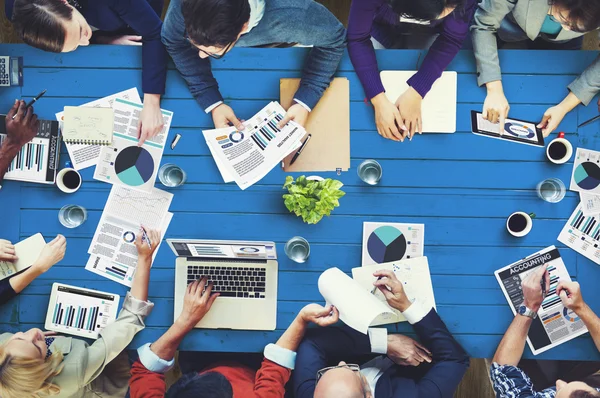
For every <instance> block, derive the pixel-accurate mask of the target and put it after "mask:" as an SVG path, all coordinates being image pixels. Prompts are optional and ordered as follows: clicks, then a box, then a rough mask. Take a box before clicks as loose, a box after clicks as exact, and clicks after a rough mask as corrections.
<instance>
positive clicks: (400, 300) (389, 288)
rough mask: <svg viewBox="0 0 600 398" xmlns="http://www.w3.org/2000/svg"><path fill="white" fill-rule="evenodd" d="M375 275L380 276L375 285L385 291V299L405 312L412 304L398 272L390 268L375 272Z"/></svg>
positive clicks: (393, 306)
mask: <svg viewBox="0 0 600 398" xmlns="http://www.w3.org/2000/svg"><path fill="white" fill-rule="evenodd" d="M373 276H376V277H378V278H379V277H380V278H379V279H377V280H376V281H375V282H373V285H374V286H377V288H378V289H379V290H380V291H381V292H382V293H383V295H384V296H385V300H386V301H387V303H388V304H389V305H390V306H391V307H392V308H395V309H397V310H398V311H400V312H404V311H406V310H407V309H408V307H410V305H411V304H412V303H411V302H410V300H409V299H408V297H407V296H406V292H405V291H404V288H403V287H402V283H401V282H400V281H399V280H398V278H397V277H396V274H395V273H394V272H393V271H390V270H381V271H377V272H375V273H374V274H373Z"/></svg>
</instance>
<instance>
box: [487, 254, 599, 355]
mask: <svg viewBox="0 0 600 398" xmlns="http://www.w3.org/2000/svg"><path fill="white" fill-rule="evenodd" d="M544 264H547V265H548V272H549V274H550V290H548V291H547V292H546V297H545V298H544V301H542V306H541V307H540V309H539V311H538V316H537V318H536V319H534V320H533V324H532V325H531V328H529V333H528V334H527V343H528V344H529V348H530V349H531V352H532V353H533V355H538V354H540V353H542V352H544V351H547V350H549V349H551V348H554V347H556V346H559V345H560V344H562V343H564V342H567V341H569V340H572V339H574V338H575V337H577V336H581V335H582V334H585V333H587V331H588V330H587V328H586V327H585V324H584V323H583V321H582V320H581V319H580V318H579V317H578V316H577V315H576V314H575V313H574V312H573V311H571V310H569V309H568V308H566V307H565V306H563V304H562V301H561V299H560V297H559V296H558V295H557V294H556V287H557V286H558V284H559V282H560V281H564V282H570V281H571V277H570V276H569V271H567V268H566V267H565V263H564V262H563V260H562V258H561V257H560V253H559V252H558V249H557V248H556V247H554V246H550V247H547V248H545V249H544V250H541V251H539V252H537V253H534V254H532V255H531V256H529V257H527V258H525V259H524V260H521V261H517V262H516V263H513V264H511V265H508V266H506V267H504V268H501V269H499V270H497V271H496V272H495V273H494V274H495V275H496V279H497V280H498V283H499V284H500V287H501V288H502V292H503V293H504V296H505V297H506V300H508V303H509V305H510V309H511V310H512V312H513V314H515V315H516V314H517V309H518V308H519V306H520V305H521V303H523V300H524V297H523V291H522V288H521V284H522V283H523V281H524V280H525V278H526V277H527V276H528V275H529V274H530V273H532V272H535V271H536V270H537V269H538V267H540V266H541V265H544Z"/></svg>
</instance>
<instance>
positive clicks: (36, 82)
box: [0, 45, 600, 360]
mask: <svg viewBox="0 0 600 398" xmlns="http://www.w3.org/2000/svg"><path fill="white" fill-rule="evenodd" d="M306 51H307V50H305V49H276V50H273V49H264V50H257V49H251V50H249V49H235V50H233V51H232V52H231V53H230V54H228V55H227V57H225V58H224V59H223V60H221V61H218V62H214V63H213V68H214V70H215V75H216V76H217V78H218V79H219V82H220V84H221V90H222V93H223V95H224V96H225V98H226V99H227V101H228V102H229V103H230V104H231V105H232V106H233V107H234V109H235V110H236V112H237V114H238V116H239V117H242V118H247V117H249V116H251V115H252V114H253V113H254V112H256V111H258V110H259V109H261V108H262V107H263V106H264V104H265V103H266V102H267V101H270V100H277V99H278V96H279V78H281V77H298V76H300V73H301V68H302V65H303V63H302V61H303V59H304V57H305V55H306ZM0 54H8V55H22V56H24V61H25V85H24V86H23V87H22V89H12V90H11V91H10V92H9V91H3V92H2V91H0V92H1V93H2V95H1V96H0V109H3V108H7V107H8V106H9V105H10V104H11V103H12V101H14V97H15V95H16V96H19V95H21V94H22V95H23V97H31V96H33V95H35V94H37V93H38V92H39V91H40V90H41V89H42V88H46V89H48V93H47V95H46V96H45V97H44V99H43V100H42V101H40V102H39V103H38V104H37V105H36V112H37V113H38V114H39V115H40V116H41V117H44V118H53V115H54V113H56V112H58V111H60V110H62V107H63V106H65V105H79V104H82V103H84V102H88V101H90V100H92V99H95V98H98V97H101V96H105V95H109V94H112V93H114V92H117V91H120V90H124V89H127V88H130V87H132V86H137V87H138V88H139V87H141V74H140V60H141V58H140V52H139V49H137V48H127V47H119V46H110V47H108V46H92V47H89V48H81V49H79V50H78V51H77V52H75V53H72V54H47V53H43V52H40V51H37V50H34V49H30V48H27V47H24V46H19V45H0ZM596 55H597V53H595V52H582V51H580V52H545V51H538V52H536V53H535V56H534V57H528V59H529V60H530V62H527V63H524V62H522V59H523V51H503V52H502V54H501V56H500V59H501V60H502V67H503V71H504V72H505V79H504V82H505V90H506V93H507V96H508V99H509V101H510V102H511V115H512V116H513V117H520V118H524V119H530V120H538V119H539V118H540V117H541V115H542V114H543V112H544V111H545V110H546V109H547V108H548V107H549V106H551V105H554V103H555V102H557V101H559V100H560V99H561V98H562V97H563V96H564V95H565V93H566V85H567V84H568V83H569V82H570V81H572V80H573V79H574V78H575V77H576V76H577V74H578V73H579V72H580V71H581V70H583V69H584V68H585V67H586V66H587V65H588V64H589V63H590V62H592V61H593V59H594V58H595V57H596ZM419 57H421V59H422V54H421V52H420V51H397V50H394V51H379V52H378V60H379V65H380V68H381V69H407V70H410V69H414V68H415V66H416V63H417V60H418V59H419ZM449 69H450V70H456V71H458V72H459V79H458V81H459V90H458V92H459V96H458V101H459V104H458V119H457V125H458V131H457V132H456V133H455V134H449V135H434V134H431V135H423V136H418V137H416V138H415V139H414V140H413V141H412V142H405V143H403V144H400V143H393V142H391V141H386V140H384V139H382V138H381V137H379V136H378V135H377V133H376V130H375V126H374V122H373V110H372V108H371V107H370V106H367V105H365V103H364V102H363V96H364V94H363V91H362V88H361V87H360V83H359V82H358V79H357V77H356V75H355V74H354V72H353V71H352V66H351V63H350V62H349V59H348V57H347V55H345V56H344V60H343V61H342V64H341V66H340V70H339V73H338V74H339V75H340V76H345V77H348V78H349V79H350V82H351V104H350V106H351V130H352V131H351V156H352V162H351V166H352V168H351V169H350V171H349V172H347V173H343V174H342V175H341V176H339V179H340V180H341V181H342V182H344V184H345V187H344V190H345V191H346V192H347V195H346V196H345V197H344V198H342V200H341V206H340V207H339V208H337V209H336V210H335V211H334V212H333V214H332V216H331V217H330V218H327V219H324V220H323V221H322V222H321V223H319V224H317V225H312V226H309V225H305V224H303V223H302V222H301V220H299V219H297V218H295V217H294V216H292V215H290V214H289V213H288V212H287V210H286V209H285V207H284V205H283V201H282V199H281V195H282V194H283V193H284V191H283V190H282V188H281V186H282V184H283V181H284V179H285V175H286V173H284V172H283V171H281V170H279V169H275V170H273V171H272V172H271V173H269V174H268V175H267V176H266V177H265V178H264V179H263V180H262V181H261V182H260V183H259V184H257V185H255V186H253V187H251V188H250V189H248V190H246V191H241V190H239V189H238V188H237V187H236V186H234V185H225V184H223V183H222V181H221V179H220V176H219V174H218V171H217V169H216V166H215V164H214V161H213V160H212V158H211V157H210V154H209V151H208V148H207V147H206V144H205V142H204V140H203V138H202V134H201V129H202V128H207V127H212V126H211V124H212V121H211V120H210V117H209V116H208V115H206V114H204V112H203V111H202V110H201V109H200V107H199V106H198V105H197V103H196V102H195V101H194V100H193V99H192V98H191V96H190V94H189V91H188V90H187V87H186V85H185V83H184V82H183V80H182V79H181V77H180V76H179V75H178V73H177V71H176V70H175V69H174V67H173V65H170V71H169V80H168V83H167V86H168V89H167V94H166V95H165V97H164V99H163V103H162V106H163V108H165V109H169V110H172V111H174V112H175V115H174V118H173V124H172V128H171V133H170V135H171V136H173V135H174V134H175V133H180V134H182V135H183V137H182V140H181V142H180V143H179V145H178V146H177V148H176V149H175V150H174V151H171V150H170V149H166V150H165V156H164V159H163V162H165V163H166V162H173V163H177V164H179V165H181V166H182V167H183V168H184V169H185V170H186V172H187V173H188V176H189V182H188V183H186V185H184V186H183V187H181V188H178V189H176V190H173V192H174V193H175V198H174V200H173V203H172V205H171V211H173V212H174V213H175V216H174V219H173V222H172V223H171V226H170V228H169V231H168V232H167V237H173V238H175V237H188V238H206V239H211V238H214V239H260V240H274V241H275V242H276V243H277V248H278V252H279V255H280V260H279V265H280V274H279V297H278V299H279V302H278V319H277V330H276V331H275V332H250V331H224V330H222V331H214V330H195V331H193V332H192V333H191V334H190V335H189V336H188V337H186V339H185V340H184V342H183V344H182V347H181V348H182V349H190V350H208V351H242V352H250V351H260V350H262V348H263V347H264V345H265V344H266V343H269V342H272V341H274V340H275V339H276V338H277V336H278V335H279V334H280V333H281V331H282V330H283V329H285V328H286V327H287V325H288V324H289V322H290V321H291V319H292V318H293V316H294V315H295V314H296V313H297V311H298V310H299V309H300V308H301V307H302V306H303V305H304V304H306V303H307V302H310V301H317V302H319V301H321V297H320V295H319V293H318V290H317V287H316V281H317V279H318V276H319V274H320V272H322V271H323V270H325V269H327V268H329V267H332V266H337V267H340V268H341V269H343V270H344V271H346V272H349V271H350V269H351V268H353V267H356V266H359V265H360V253H361V235H362V223H363V222H364V221H394V222H420V223H425V225H426V228H425V241H426V247H425V253H426V255H427V256H428V257H429V261H430V267H431V272H432V280H433V285H434V290H435V296H436V301H437V304H438V309H439V312H440V314H441V316H442V318H443V319H444V320H445V322H446V323H447V325H448V327H449V328H450V330H451V331H452V332H453V333H454V334H455V335H456V336H457V338H458V340H459V341H460V342H461V343H462V344H463V345H464V346H465V348H466V349H467V351H468V352H469V354H470V355H472V356H474V357H491V356H492V355H493V352H494V350H495V349H496V347H497V344H498V342H499V341H500V338H501V337H502V335H503V333H504V332H505V330H506V328H507V327H508V324H509V323H510V321H511V319H512V314H511V311H510V309H509V307H508V305H507V303H506V300H505V299H504V297H503V295H502V293H501V291H500V288H499V286H498V284H497V282H496V281H495V279H494V277H493V272H494V270H496V269H498V268H500V267H502V266H504V265H506V264H509V263H511V262H514V261H516V260H518V259H519V258H522V257H524V256H526V255H528V254H531V253H533V252H534V251H536V250H539V249H541V248H543V247H546V246H548V245H552V244H555V245H557V246H558V247H560V248H561V253H562V255H563V257H564V259H565V263H566V264H567V267H568V269H569V272H570V273H571V275H572V276H573V277H574V278H576V279H578V280H580V281H581V283H582V284H583V285H584V295H585V297H586V299H587V300H588V301H589V302H590V304H591V305H592V307H593V308H594V309H595V310H597V311H598V312H600V292H598V289H596V288H595V286H596V285H597V281H599V280H600V274H599V273H600V268H599V267H598V266H597V265H595V264H593V263H591V262H589V261H588V260H586V259H584V258H583V257H581V256H579V255H577V254H576V253H574V252H573V251H571V250H569V249H567V248H565V247H564V246H563V245H561V244H560V243H559V242H557V241H556V237H557V236H558V233H559V231H560V230H561V228H562V226H563V225H564V223H565V221H566V219H567V218H568V217H569V215H570V214H571V212H572V210H573V208H574V207H575V206H576V204H577V200H578V197H577V195H576V194H575V193H572V192H569V193H568V194H567V197H566V198H565V200H563V201H562V202H560V203H558V204H549V203H545V202H543V201H541V200H539V199H538V198H537V197H536V195H535V186H536V184H537V182H539V181H540V180H542V179H544V178H547V177H559V178H562V179H563V180H564V181H568V180H569V178H570V173H571V165H572V163H569V164H567V165H564V166H555V165H552V164H550V163H549V162H547V161H546V160H545V156H544V151H543V149H539V148H533V147H528V146H524V145H517V144H511V143H505V142H500V141H498V140H491V139H486V138H483V137H478V136H475V135H473V134H471V133H470V121H469V111H470V110H471V109H480V108H481V103H482V101H483V99H484V90H482V89H480V88H478V87H477V85H476V81H475V66H474V60H473V56H472V54H471V53H468V52H463V53H460V54H459V55H458V56H457V58H456V59H455V60H454V61H453V63H452V64H451V66H450V68H449ZM595 112H596V110H595V106H594V107H591V106H590V107H587V108H584V107H580V108H578V109H577V110H575V111H574V112H572V113H570V114H569V115H568V116H567V117H566V118H565V119H564V120H563V122H562V123H561V126H560V128H559V129H561V130H564V131H565V132H566V133H567V138H568V139H569V140H570V141H571V142H572V143H573V144H574V145H576V146H578V145H583V146H585V147H587V148H590V149H598V148H600V142H598V139H599V137H600V134H599V133H600V131H599V128H598V124H596V125H591V126H587V127H585V128H584V129H581V131H579V132H578V131H577V124H578V123H579V122H580V121H581V120H584V119H585V118H586V117H591V115H592V114H594V113H595ZM366 158H375V159H378V160H379V161H380V162H381V164H382V165H383V169H384V177H383V179H382V181H381V184H380V185H379V186H376V187H370V186H366V185H364V184H362V183H361V181H360V180H359V179H358V177H357V175H356V167H357V165H358V164H359V163H360V162H361V161H362V160H364V159H366ZM66 159H67V156H66V153H65V151H64V150H63V156H62V159H61V162H63V163H64V162H65V161H66ZM92 174H93V169H86V170H84V172H83V177H84V184H83V187H82V188H81V189H80V190H79V191H78V192H77V193H75V194H72V195H65V194H62V193H61V192H59V191H58V190H57V189H56V188H55V187H46V186H40V185H34V184H26V183H23V184H21V183H15V182H7V183H6V186H5V187H4V188H3V189H2V191H0V201H1V202H2V204H3V216H1V217H2V218H1V219H0V221H1V222H2V224H1V227H0V230H1V234H0V235H1V236H3V237H5V236H10V237H11V239H13V240H17V239H18V238H25V237H27V236H29V235H31V234H33V233H36V232H42V233H43V234H44V235H45V236H46V237H47V238H50V237H51V236H52V235H55V234H57V233H62V234H65V235H66V236H67V238H68V250H67V255H66V257H65V259H64V260H63V261H62V262H61V263H60V264H58V265H57V266H55V267H54V268H53V269H52V270H51V271H50V272H48V273H47V274H45V275H43V276H42V277H40V278H39V279H37V280H36V281H35V282H34V283H32V285H31V286H30V287H28V288H27V289H26V290H25V291H24V292H23V293H22V294H21V295H20V296H19V297H18V298H16V299H14V300H13V301H12V302H10V303H8V304H7V305H5V306H3V307H2V308H0V324H2V325H3V326H2V327H3V328H4V329H8V330H12V331H14V330H19V329H24V328H28V327H32V326H41V325H42V324H43V320H44V317H45V311H46V306H47V300H48V296H47V295H48V293H49V291H50V286H51V285H52V283H53V282H54V281H63V282H67V281H68V282H70V283H74V284H77V285H80V286H85V287H90V288H96V289H100V290H108V291H114V292H116V293H120V294H124V292H125V288H124V287H123V286H121V285H119V284H116V283H113V282H111V281H109V280H106V279H104V278H101V277H99V276H97V275H95V274H92V273H90V272H87V271H85V269H84V268H83V267H84V264H85V262H86V260H87V249H88V247H89V244H90V240H91V237H92V235H93V233H94V230H95V228H96V225H97V222H98V219H99V217H100V214H101V212H102V209H103V207H104V204H105V201H106V198H107V196H108V192H109V190H110V186H109V185H106V184H102V183H99V182H97V181H93V180H92ZM322 175H323V176H330V177H337V176H335V175H334V174H333V173H322ZM158 186H159V187H160V185H158ZM67 203H78V204H82V205H84V206H85V207H86V208H87V209H88V210H89V217H88V220H87V222H86V223H85V224H84V225H83V226H81V227H80V228H77V229H74V230H68V229H65V228H63V227H62V226H61V225H60V224H59V222H58V219H57V212H58V209H59V208H60V207H61V206H63V205H64V204H67ZM232 204H234V205H232ZM517 210H525V211H527V212H535V213H536V214H537V218H536V220H535V223H534V228H533V230H532V232H531V233H530V234H529V235H528V236H527V237H525V238H522V239H516V238H512V237H511V236H509V235H508V234H507V233H506V231H505V228H504V224H505V220H506V217H507V216H508V215H509V214H510V213H512V212H513V211H517ZM294 235H302V236H304V237H306V238H307V239H308V240H309V241H310V242H311V257H310V259H309V261H308V262H307V263H305V264H302V265H299V264H296V263H293V262H291V261H290V260H288V259H287V258H286V257H285V256H284V254H283V244H284V243H285V241H286V240H287V239H289V238H290V237H292V236H294ZM174 262H175V259H174V256H173V255H172V253H171V252H170V250H169V249H168V247H167V246H166V245H163V247H162V248H161V250H160V252H159V253H158V256H157V258H156V261H155V264H154V268H153V271H152V276H151V286H150V295H151V299H152V300H153V301H154V302H155V303H156V307H155V310H154V312H153V313H152V314H151V315H150V316H149V317H148V319H147V325H148V327H147V328H146V329H145V330H144V331H142V332H141V333H139V334H138V335H137V336H136V338H135V340H134V341H133V343H132V345H131V347H136V346H138V345H139V344H141V343H144V342H147V341H151V340H152V339H155V338H157V337H159V336H160V334H162V333H163V332H164V331H165V330H166V328H167V327H168V326H169V325H170V324H171V323H172V320H173V291H174V286H173V278H174V269H173V267H174ZM389 328H390V330H392V331H399V332H404V333H411V329H410V326H408V325H406V324H400V325H392V326H390V327H389ZM526 356H528V357H531V353H530V352H529V350H528V349H527V350H526ZM538 358H543V359H552V358H554V359H580V360H597V359H599V358H600V356H599V355H598V353H597V351H596V350H595V349H594V346H593V344H592V342H591V339H590V338H589V337H588V336H585V337H581V338H578V339H576V340H574V341H572V342H570V343H568V344H565V345H563V346H561V347H559V348H556V349H554V350H551V351H549V352H546V353H544V354H542V355H540V356H538Z"/></svg>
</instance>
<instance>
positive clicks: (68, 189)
mask: <svg viewBox="0 0 600 398" xmlns="http://www.w3.org/2000/svg"><path fill="white" fill-rule="evenodd" d="M71 172H74V173H76V174H77V178H79V182H78V183H77V184H76V185H75V184H73V181H67V183H71V185H69V184H65V181H64V179H65V175H66V174H67V173H71ZM71 178H73V180H74V179H75V178H74V176H73V177H71ZM82 181H83V179H82V178H81V174H79V172H78V171H77V170H75V169H72V168H70V167H65V168H64V169H62V170H61V171H59V172H58V174H57V175H56V186H57V187H58V189H60V190H61V191H62V192H64V193H73V192H77V190H78V189H79V187H81V182H82ZM75 182H77V181H75Z"/></svg>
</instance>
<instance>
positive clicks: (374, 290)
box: [371, 276, 383, 294]
mask: <svg viewBox="0 0 600 398" xmlns="http://www.w3.org/2000/svg"><path fill="white" fill-rule="evenodd" d="M381 278H383V276H380V277H379V278H377V280H380V279H381ZM376 291H377V286H373V289H371V294H375V292H376Z"/></svg>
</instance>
